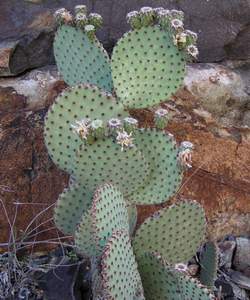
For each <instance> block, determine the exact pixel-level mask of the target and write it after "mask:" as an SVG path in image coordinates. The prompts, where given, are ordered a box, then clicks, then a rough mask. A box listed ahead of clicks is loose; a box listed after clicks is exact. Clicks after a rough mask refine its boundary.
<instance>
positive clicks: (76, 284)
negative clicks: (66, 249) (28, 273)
mask: <svg viewBox="0 0 250 300" xmlns="http://www.w3.org/2000/svg"><path fill="white" fill-rule="evenodd" d="M88 273H89V264H88V262H87V261H82V262H81V261H79V262H78V261H72V260H70V259H69V258H67V257H58V258H57V260H56V262H55V263H54V266H53V267H52V268H51V270H49V271H48V272H47V273H45V274H44V273H38V274H36V277H37V281H38V284H39V287H40V288H41V289H42V290H43V292H44V296H45V299H50V300H57V299H61V300H82V299H85V300H89V299H90V286H89V285H88V295H87V294H86V291H85V293H84V291H83V290H82V289H83V286H82V284H83V282H84V278H85V277H89V275H88ZM39 274H40V276H39ZM85 289H86V287H85Z"/></svg>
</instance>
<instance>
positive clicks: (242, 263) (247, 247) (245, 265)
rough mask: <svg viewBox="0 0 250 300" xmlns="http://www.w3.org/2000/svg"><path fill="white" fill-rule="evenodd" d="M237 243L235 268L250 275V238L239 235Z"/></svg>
mask: <svg viewBox="0 0 250 300" xmlns="http://www.w3.org/2000/svg"><path fill="white" fill-rule="evenodd" d="M236 244H237V246H236V252H235V256H234V260H233V265H234V268H235V270H237V271H240V272H242V273H243V274H244V275H246V276H248V277H250V239H248V238H244V237H239V238H237V239H236Z"/></svg>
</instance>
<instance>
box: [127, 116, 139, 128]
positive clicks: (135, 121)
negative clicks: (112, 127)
mask: <svg viewBox="0 0 250 300" xmlns="http://www.w3.org/2000/svg"><path fill="white" fill-rule="evenodd" d="M124 122H126V123H128V124H131V125H134V126H137V125H138V120H136V119H135V118H131V117H127V118H124Z"/></svg>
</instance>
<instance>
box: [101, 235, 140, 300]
mask: <svg viewBox="0 0 250 300" xmlns="http://www.w3.org/2000/svg"><path fill="white" fill-rule="evenodd" d="M102 277H103V287H104V289H105V291H106V292H107V295H108V298H107V299H114V300H118V299H119V300H128V299H131V300H132V299H135V298H136V297H137V295H138V294H140V293H141V292H142V284H141V278H140V274H139V272H138V269H137V263H136V261H135V256H134V253H133V249H132V246H131V243H130V240H129V236H128V233H127V232H126V231H116V232H115V233H114V234H113V235H112V237H111V238H110V239H109V241H108V243H107V245H106V247H105V249H104V252H103V255H102ZM138 296H139V295H138ZM141 299H143V298H141Z"/></svg>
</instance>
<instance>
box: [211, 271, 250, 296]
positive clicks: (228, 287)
mask: <svg viewBox="0 0 250 300" xmlns="http://www.w3.org/2000/svg"><path fill="white" fill-rule="evenodd" d="M215 286H216V288H217V289H218V291H219V294H220V295H221V296H222V297H223V298H219V299H225V300H249V297H248V295H247V293H246V291H245V290H244V289H241V288H240V287H238V285H236V284H234V283H233V282H231V281H230V277H228V276H227V275H225V274H224V275H221V276H220V277H219V278H218V279H217V280H216V281H215Z"/></svg>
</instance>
